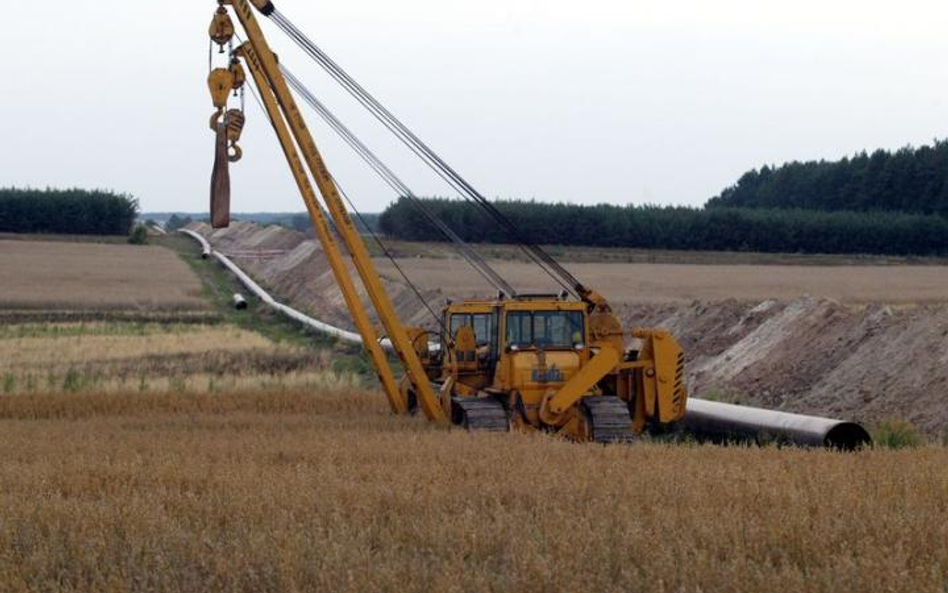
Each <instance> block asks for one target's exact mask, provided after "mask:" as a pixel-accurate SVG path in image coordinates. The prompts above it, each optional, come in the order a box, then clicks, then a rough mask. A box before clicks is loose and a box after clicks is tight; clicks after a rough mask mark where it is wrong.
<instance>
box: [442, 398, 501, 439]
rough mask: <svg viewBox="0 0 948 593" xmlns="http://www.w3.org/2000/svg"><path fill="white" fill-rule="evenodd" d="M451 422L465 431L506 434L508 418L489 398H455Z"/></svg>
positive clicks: (493, 400)
mask: <svg viewBox="0 0 948 593" xmlns="http://www.w3.org/2000/svg"><path fill="white" fill-rule="evenodd" d="M451 401H452V402H453V404H454V410H453V414H452V421H453V422H454V423H455V424H458V425H460V426H463V427H464V428H466V429H467V430H484V431H488V432H507V431H509V430H510V418H509V416H508V415H507V410H506V408H504V405H503V404H502V403H500V402H499V401H497V400H495V399H493V398H490V397H455V398H452V399H451Z"/></svg>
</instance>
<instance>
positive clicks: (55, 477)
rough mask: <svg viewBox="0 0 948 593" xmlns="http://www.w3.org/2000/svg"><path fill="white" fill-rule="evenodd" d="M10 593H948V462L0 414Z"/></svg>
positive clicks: (21, 407)
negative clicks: (130, 592) (97, 592)
mask: <svg viewBox="0 0 948 593" xmlns="http://www.w3.org/2000/svg"><path fill="white" fill-rule="evenodd" d="M0 418H3V420H0V448H2V451H3V457H2V461H0V590H3V591H25V590H32V591H90V590H111V591H126V590H133V591H144V590H162V591H303V590H309V591H334V592H335V591H393V592H400V593H401V592H411V591H523V592H525V591H597V592H605V591H635V590H648V591H705V592H716V591H754V592H768V591H775V592H776V591H779V592H781V593H782V592H785V591H801V590H806V591H828V592H830V591H831V592H834V593H835V592H839V591H866V592H869V591H873V592H874V591H913V592H922V591H931V592H936V591H937V592H940V593H943V592H944V591H945V586H946V582H948V580H946V579H948V576H946V575H948V548H946V546H945V545H944V543H945V541H948V473H946V472H945V469H944V468H945V467H946V462H948V453H946V451H945V450H944V449H941V448H925V449H920V450H915V451H911V452H909V451H900V452H890V451H866V452H862V453H859V454H837V453H831V452H824V451H798V450H777V449H750V450H745V449H737V448H732V449H724V448H714V447H674V446H669V445H658V444H644V445H638V446H631V447H602V446H593V445H589V446H581V445H572V444H568V443H564V442H558V441H553V440H549V439H545V438H530V437H523V436H506V435H471V434H466V433H463V432H458V431H447V430H444V429H439V428H435V427H432V426H429V425H427V424H425V423H424V421H422V420H421V419H410V418H396V417H392V416H390V415H389V414H388V412H387V409H386V407H385V405H384V403H383V398H382V397H381V396H380V395H379V394H377V393H363V392H358V391H351V390H345V389H343V390H324V391H322V392H320V393H313V392H308V391H294V390H279V391H274V392H270V393H263V392H256V393H246V394H226V395H222V394H216V395H197V394H192V395H186V396H177V395H144V396H142V395H139V394H126V395H98V394H88V395H53V396H37V397H33V396H26V397H6V398H0Z"/></svg>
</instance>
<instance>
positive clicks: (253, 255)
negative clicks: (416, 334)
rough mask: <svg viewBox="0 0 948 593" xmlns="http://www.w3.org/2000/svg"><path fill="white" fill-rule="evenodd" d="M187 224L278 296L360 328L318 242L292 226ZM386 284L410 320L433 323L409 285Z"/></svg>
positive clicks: (430, 297) (432, 295)
mask: <svg viewBox="0 0 948 593" xmlns="http://www.w3.org/2000/svg"><path fill="white" fill-rule="evenodd" d="M188 228H190V229H191V230H193V231H196V232H198V233H200V234H202V235H203V236H204V237H205V238H206V239H207V240H208V241H209V242H210V243H211V245H212V246H213V247H214V249H216V250H218V251H220V252H221V253H224V254H225V255H227V256H228V257H230V258H231V259H232V260H233V261H234V263H236V264H237V265H238V266H240V267H241V268H242V269H243V270H244V271H245V272H247V273H248V274H250V275H251V276H252V277H253V278H254V279H255V280H257V281H259V282H261V283H262V284H263V285H264V287H266V289H267V291H269V292H270V293H271V294H272V295H273V296H274V298H276V299H277V300H279V301H281V302H285V303H287V304H289V305H291V306H293V307H294V308H297V309H299V310H300V311H303V312H304V313H306V314H308V315H312V316H313V317H315V318H317V319H319V320H321V321H325V322H326V323H330V324H332V325H335V326H337V327H341V328H345V329H348V330H354V329H355V327H354V326H353V324H352V319H351V317H350V316H349V311H348V309H347V308H346V303H345V300H344V299H343V296H342V291H341V290H339V286H338V284H337V283H336V279H335V277H334V276H333V273H332V270H331V269H330V267H329V262H328V260H327V258H326V255H325V253H323V250H322V247H321V246H320V244H319V242H318V241H316V240H314V239H310V238H307V236H306V235H304V234H303V233H299V232H297V231H294V230H291V229H287V228H284V227H280V226H276V225H273V226H260V225H258V224H255V223H252V222H233V223H231V225H230V226H229V227H228V228H224V229H216V230H215V229H212V228H211V227H210V226H209V225H207V224H204V223H195V224H192V225H190V226H189V227H188ZM346 261H347V264H348V266H349V271H350V273H351V274H352V276H353V277H354V278H358V274H357V273H356V270H355V267H354V266H353V265H352V262H351V261H349V259H348V258H346ZM382 282H383V284H384V285H385V289H386V291H388V294H389V296H390V297H391V299H392V302H393V303H394V305H395V309H396V310H397V311H398V314H399V316H400V317H401V319H402V321H403V322H404V323H405V324H407V325H415V326H430V325H431V324H432V323H434V320H433V319H432V318H431V315H430V314H429V313H428V311H427V309H425V308H424V306H423V305H422V303H421V302H420V301H419V299H418V296H417V295H415V293H414V292H413V291H412V290H411V287H410V286H408V284H406V283H405V282H404V281H402V280H401V279H395V278H389V277H385V276H383V277H382ZM356 284H357V286H358V288H359V294H360V296H361V297H362V301H363V302H364V303H366V305H367V307H368V310H369V312H370V315H371V316H372V319H373V321H374V322H375V323H376V325H379V320H378V318H377V317H376V316H375V314H374V312H373V311H372V307H371V306H370V303H369V299H368V296H367V295H366V293H365V291H364V290H363V289H362V286H361V285H360V284H359V283H358V282H357V283H356ZM422 296H423V297H424V299H425V300H426V301H427V302H428V303H429V304H431V306H432V308H434V309H435V311H438V310H439V309H440V308H441V306H442V304H443V301H444V298H443V296H442V295H441V292H440V291H438V290H423V291H422Z"/></svg>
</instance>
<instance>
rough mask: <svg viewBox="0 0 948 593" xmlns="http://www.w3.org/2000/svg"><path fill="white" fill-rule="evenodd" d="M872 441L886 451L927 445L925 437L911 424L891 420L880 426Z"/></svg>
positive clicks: (874, 432) (873, 434)
mask: <svg viewBox="0 0 948 593" xmlns="http://www.w3.org/2000/svg"><path fill="white" fill-rule="evenodd" d="M872 441H873V443H874V444H875V446H877V447H882V448H885V449H906V448H914V447H920V446H922V445H924V444H925V437H924V436H922V433H921V432H919V430H918V428H916V427H915V425H914V424H912V423H911V422H907V421H905V420H890V421H887V422H882V423H880V424H878V425H877V426H876V428H875V430H874V431H873V433H872Z"/></svg>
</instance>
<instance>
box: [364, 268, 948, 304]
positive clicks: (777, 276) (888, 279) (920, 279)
mask: <svg viewBox="0 0 948 593" xmlns="http://www.w3.org/2000/svg"><path fill="white" fill-rule="evenodd" d="M377 263H378V266H379V268H380V270H381V271H382V273H383V274H385V275H387V276H389V277H394V276H395V275H396V271H395V269H394V268H393V266H392V264H391V263H390V262H388V261H387V260H378V262H377ZM398 263H399V265H401V266H402V267H403V268H404V269H405V270H406V272H407V273H408V275H409V277H410V278H411V279H412V281H413V282H416V283H418V284H420V285H421V286H422V287H423V288H426V289H433V288H440V289H442V290H443V291H444V292H445V294H446V295H448V296H450V297H454V298H462V297H465V296H470V295H472V294H482V295H486V294H489V290H487V289H485V282H484V280H483V279H482V278H481V277H480V276H479V275H478V274H477V273H476V272H475V271H473V270H472V269H471V268H470V267H469V266H467V265H466V264H464V263H463V262H459V261H456V260H450V259H401V260H398ZM492 263H493V265H495V267H496V269H497V270H498V271H499V272H500V273H501V274H503V275H504V276H505V277H507V278H508V279H510V280H511V281H512V282H513V284H514V286H515V287H516V288H517V289H519V290H521V291H524V292H550V291H554V290H556V286H555V285H554V284H553V283H552V281H551V280H549V278H548V277H547V276H545V275H544V274H543V272H541V271H540V270H538V269H537V268H536V266H532V265H529V264H526V263H521V262H505V261H495V262H492ZM568 268H569V270H570V271H571V272H572V273H573V274H574V275H575V276H576V277H577V278H579V279H580V280H581V281H583V282H586V283H588V284H589V285H590V286H593V287H595V288H596V290H598V291H600V292H602V293H603V294H605V295H606V297H608V298H609V299H610V300H612V301H614V302H616V303H659V302H691V301H694V300H706V301H719V300H725V299H731V298H733V299H738V300H741V301H762V300H766V299H779V300H784V301H786V300H793V299H796V298H798V297H800V296H803V295H809V296H813V297H825V298H830V299H834V300H837V301H840V302H845V303H868V302H886V303H894V304H898V303H933V302H948V267H943V266H910V265H900V266H793V265H781V266H756V265H691V264H626V263H572V264H569V265H568Z"/></svg>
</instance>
